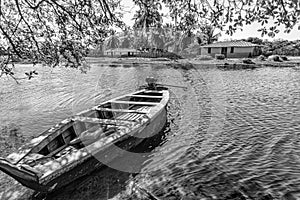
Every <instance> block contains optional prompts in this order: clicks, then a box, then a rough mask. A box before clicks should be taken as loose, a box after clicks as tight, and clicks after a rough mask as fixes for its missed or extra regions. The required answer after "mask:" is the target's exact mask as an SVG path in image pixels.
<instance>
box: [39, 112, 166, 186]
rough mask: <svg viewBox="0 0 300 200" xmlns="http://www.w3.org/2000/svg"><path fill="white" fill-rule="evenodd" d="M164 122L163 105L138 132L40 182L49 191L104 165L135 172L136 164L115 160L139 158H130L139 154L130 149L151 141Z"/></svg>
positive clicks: (162, 127) (163, 125)
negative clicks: (133, 166)
mask: <svg viewBox="0 0 300 200" xmlns="http://www.w3.org/2000/svg"><path fill="white" fill-rule="evenodd" d="M166 122H167V109H166V107H164V108H163V109H162V110H161V111H160V112H159V113H157V116H156V117H154V118H153V119H152V120H151V122H150V123H148V125H146V126H145V127H143V128H142V129H139V133H131V134H132V135H133V136H128V137H127V138H125V139H123V140H121V141H119V142H117V143H115V144H113V145H112V146H111V147H109V148H105V149H104V150H101V151H99V152H94V153H93V152H91V154H90V156H89V158H87V160H85V161H84V162H82V163H80V164H78V165H75V166H74V167H73V168H72V169H67V170H66V172H65V173H62V174H57V176H56V177H49V178H48V179H44V180H42V182H41V184H42V185H43V186H46V187H48V188H49V191H54V190H57V189H59V188H62V187H64V186H66V185H68V184H70V183H71V182H73V181H74V180H76V179H78V178H80V177H83V176H86V175H88V174H90V173H92V172H93V171H94V170H96V169H99V168H101V167H104V166H108V167H111V168H114V169H117V170H120V171H125V172H134V173H136V172H137V171H133V170H135V169H138V168H136V166H135V169H128V168H126V167H125V166H124V165H123V163H120V162H116V160H117V159H118V158H120V157H121V156H122V157H124V156H129V157H130V158H131V159H139V158H132V156H133V155H135V156H139V153H134V154H132V153H130V150H131V149H133V148H135V147H137V146H138V145H139V144H141V143H142V142H144V141H151V140H152V139H153V138H155V136H156V134H158V133H160V132H161V131H162V130H163V129H164V127H165V126H166ZM141 155H142V153H141ZM141 155H140V156H141ZM129 157H128V158H129ZM127 167H128V166H127Z"/></svg>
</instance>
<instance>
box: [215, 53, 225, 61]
mask: <svg viewBox="0 0 300 200" xmlns="http://www.w3.org/2000/svg"><path fill="white" fill-rule="evenodd" d="M215 58H216V59H217V60H224V59H225V55H224V54H216V55H215Z"/></svg>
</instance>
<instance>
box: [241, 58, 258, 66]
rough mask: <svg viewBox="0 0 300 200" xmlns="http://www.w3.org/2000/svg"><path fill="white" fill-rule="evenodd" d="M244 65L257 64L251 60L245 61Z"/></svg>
mask: <svg viewBox="0 0 300 200" xmlns="http://www.w3.org/2000/svg"><path fill="white" fill-rule="evenodd" d="M243 63H245V64H251V65H252V64H255V62H253V61H252V60H251V59H243Z"/></svg>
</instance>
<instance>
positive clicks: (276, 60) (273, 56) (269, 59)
mask: <svg viewBox="0 0 300 200" xmlns="http://www.w3.org/2000/svg"><path fill="white" fill-rule="evenodd" d="M268 61H274V62H282V61H283V60H282V59H281V57H280V56H279V55H271V56H269V57H268Z"/></svg>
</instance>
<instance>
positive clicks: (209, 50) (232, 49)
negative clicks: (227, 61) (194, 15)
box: [200, 41, 261, 58]
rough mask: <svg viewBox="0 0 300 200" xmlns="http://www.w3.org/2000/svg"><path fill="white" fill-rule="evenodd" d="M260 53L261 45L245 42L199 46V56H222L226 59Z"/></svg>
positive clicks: (226, 42)
mask: <svg viewBox="0 0 300 200" xmlns="http://www.w3.org/2000/svg"><path fill="white" fill-rule="evenodd" d="M260 53H261V45H258V44H253V43H251V42H246V41H225V42H216V43H213V44H208V45H204V46H201V50H200V54H201V55H211V56H212V57H215V55H216V54H224V55H225V57H226V58H247V57H252V56H258V55H260Z"/></svg>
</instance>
